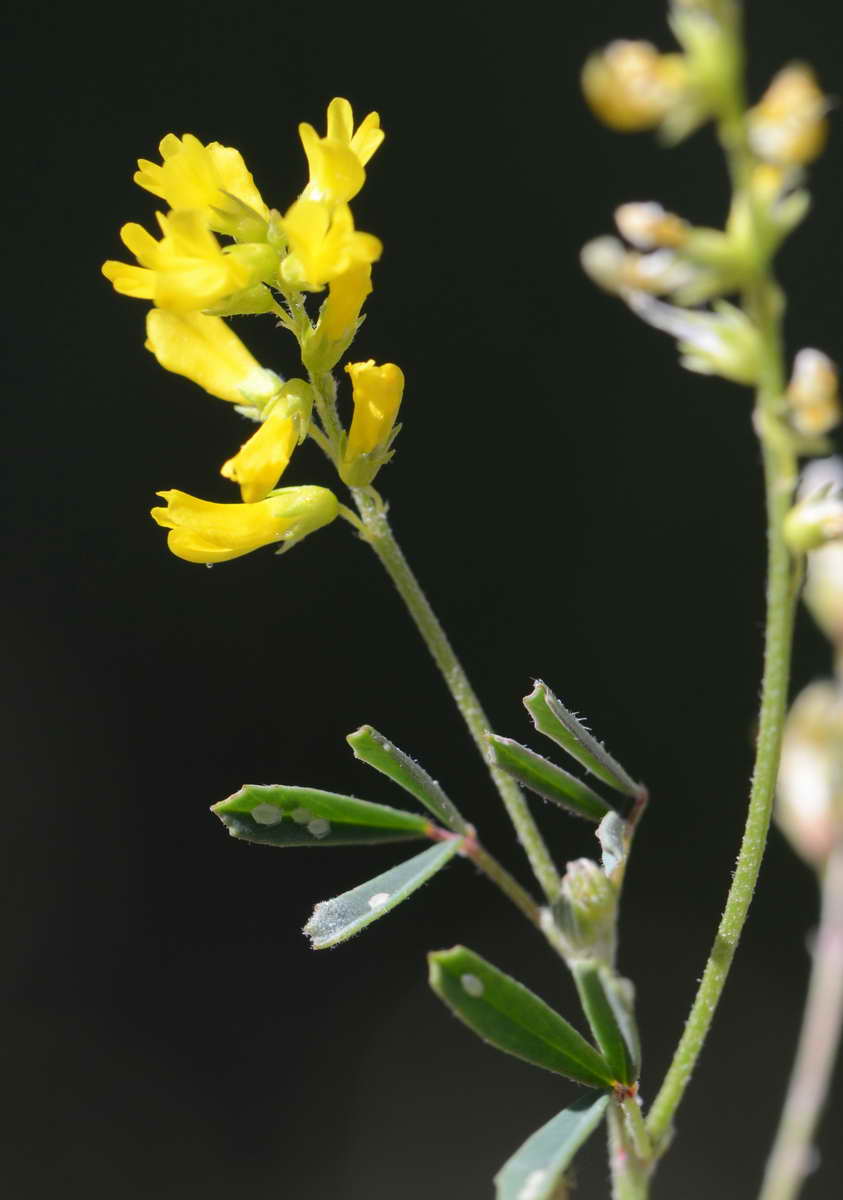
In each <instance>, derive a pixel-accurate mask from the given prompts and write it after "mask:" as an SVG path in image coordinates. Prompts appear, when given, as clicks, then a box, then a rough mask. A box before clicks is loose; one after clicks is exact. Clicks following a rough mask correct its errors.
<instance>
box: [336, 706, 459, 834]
mask: <svg viewBox="0 0 843 1200" xmlns="http://www.w3.org/2000/svg"><path fill="white" fill-rule="evenodd" d="M345 740H346V741H347V742H348V744H349V746H350V747H351V749H352V750H353V751H354V756H355V758H359V759H360V761H361V762H364V763H367V764H368V765H369V766H370V767H374V768H375V770H376V771H380V772H381V774H382V775H386V777H387V778H388V779H391V780H392V781H393V783H397V784H398V786H399V787H402V788H403V789H404V791H405V792H409V793H410V795H411V796H415V798H416V799H417V800H418V801H419V803H420V804H423V805H424V807H425V808H426V809H427V810H428V811H429V812H432V813H433V815H434V817H436V819H437V820H439V821H441V822H442V823H443V825H445V826H446V827H447V828H448V829H452V830H453V831H454V832H455V833H465V832H466V823H465V821H464V820H463V818H462V816H461V815H460V813H459V812H458V811H457V808H456V805H455V804H454V803H453V802H452V801H451V800H449V799H448V797H447V796H446V795H445V793H444V791H443V790H442V788H441V787H440V786H439V784H438V783H437V782H436V780H435V779H431V777H430V776H429V775H428V773H427V771H425V769H424V768H423V767H421V766H419V764H418V763H417V762H415V761H414V760H413V759H412V758H410V756H409V755H408V754H405V753H404V751H403V750H399V749H398V747H397V746H394V745H393V744H392V742H390V741H389V740H388V739H387V738H385V737H384V736H383V734H382V733H378V731H377V729H373V728H372V726H371V725H361V726H360V728H359V729H356V730H355V731H354V733H350V734H349V735H348V737H347V738H346V739H345Z"/></svg>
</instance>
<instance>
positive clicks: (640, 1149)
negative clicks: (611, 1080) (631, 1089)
mask: <svg viewBox="0 0 843 1200" xmlns="http://www.w3.org/2000/svg"><path fill="white" fill-rule="evenodd" d="M621 1108H622V1109H623V1115H624V1120H625V1122H626V1131H627V1133H628V1135H629V1140H630V1142H631V1143H632V1148H633V1149H634V1151H635V1153H636V1155H637V1156H638V1158H639V1159H640V1160H641V1162H642V1165H643V1164H646V1163H647V1162H649V1160H650V1159H651V1158H652V1157H653V1143H652V1142H651V1141H650V1135H649V1133H648V1132H647V1125H646V1123H645V1121H644V1118H643V1116H642V1115H641V1106H640V1105H639V1103H638V1101H637V1100H636V1099H635V1097H634V1096H626V1097H625V1098H624V1099H623V1100H622V1101H621Z"/></svg>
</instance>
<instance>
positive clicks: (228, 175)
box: [134, 133, 269, 224]
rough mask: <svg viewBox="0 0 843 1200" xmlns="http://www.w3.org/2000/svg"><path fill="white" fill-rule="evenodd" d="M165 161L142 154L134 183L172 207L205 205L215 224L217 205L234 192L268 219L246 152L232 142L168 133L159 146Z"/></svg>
mask: <svg viewBox="0 0 843 1200" xmlns="http://www.w3.org/2000/svg"><path fill="white" fill-rule="evenodd" d="M158 149H159V152H160V154H161V158H162V160H163V161H162V162H161V164H160V165H159V164H158V163H153V162H150V161H149V160H148V159H145V158H139V159H138V166H139V167H140V170H139V171H137V172H136V173H135V176H134V180H135V183H137V184H139V185H140V186H141V187H142V188H146V190H147V191H148V192H152V194H153V196H160V197H161V199H162V200H166V202H167V204H168V205H169V206H170V208H179V209H181V208H198V209H203V210H205V211H204V216H205V219H206V220H207V221H209V222H210V223H211V224H213V223H214V222H213V214H212V212H211V210H212V209H214V208H222V209H224V208H225V204H226V196H225V195H223V193H228V195H229V196H234V197H235V199H236V200H239V201H240V203H241V204H245V205H246V206H247V207H248V208H250V209H252V210H253V212H255V213H257V214H258V215H259V216H260V217H262V218H263V219H264V221H265V220H267V218H268V217H269V209H268V208H267V206H266V205H265V204H264V202H263V199H262V198H261V194H260V192H259V191H258V189H257V188H256V187H255V181H254V179H253V178H252V176H251V174H250V172H249V171H248V170H247V169H246V164H245V163H244V162H243V156H242V155H241V153H240V151H239V150H235V149H234V148H233V147H232V146H221V145H220V144H219V142H209V144H208V145H207V146H203V144H202V143H201V142H200V141H199V139H198V138H197V137H194V136H193V134H192V133H186V134H184V135H183V137H182V138H180V139H179V138H177V137H176V135H175V134H174V133H168V134H167V136H166V137H165V138H164V139H163V140H162V141H161V143H160V144H159V146H158Z"/></svg>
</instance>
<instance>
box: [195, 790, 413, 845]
mask: <svg viewBox="0 0 843 1200" xmlns="http://www.w3.org/2000/svg"><path fill="white" fill-rule="evenodd" d="M211 811H212V812H214V813H216V815H217V816H218V817H219V819H220V820H221V821H222V822H223V824H224V825H226V826H227V827H228V832H229V833H230V834H231V835H232V837H238V838H243V840H244V841H247V842H261V843H263V844H265V845H270V846H345V845H359V844H361V843H371V842H397V841H404V840H406V839H408V838H420V837H425V836H426V835H427V834H429V832H430V829H431V825H430V822H429V821H428V820H427V818H426V817H422V816H420V815H419V814H418V813H410V812H404V811H403V810H402V809H400V808H389V807H388V806H387V805H385V804H370V803H369V801H368V800H357V799H355V797H353V796H340V795H337V794H336V793H335V792H321V791H318V790H317V789H316V788H304V787H287V786H285V785H283V784H278V785H276V786H267V785H264V784H256V783H247V784H246V785H245V786H244V787H242V788H241V789H240V791H239V792H235V793H234V795H233V796H229V797H228V799H227V800H221V801H220V802H219V803H218V804H214V805H213V807H212V809H211Z"/></svg>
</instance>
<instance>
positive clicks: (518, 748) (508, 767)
mask: <svg viewBox="0 0 843 1200" xmlns="http://www.w3.org/2000/svg"><path fill="white" fill-rule="evenodd" d="M488 740H489V747H490V749H491V751H492V759H493V761H494V763H495V764H496V766H499V767H502V768H503V770H504V771H506V773H507V774H508V775H511V776H512V777H513V778H514V779H517V780H518V782H519V783H523V785H524V786H525V787H528V788H529V789H530V790H531V791H533V792H536V793H537V795H539V796H543V797H544V798H545V800H552V801H553V802H554V803H555V804H559V805H560V806H561V807H562V808H565V809H567V810H568V812H572V813H575V814H576V815H577V816H579V817H585V818H586V820H588V821H601V820H602V819H603V817H605V815H606V813H607V812H610V811H611V810H610V806H609V805H608V804H607V803H606V801H605V800H604V799H603V797H602V796H599V795H598V794H597V792H595V791H593V790H592V789H591V788H590V787H589V786H588V784H587V783H583V782H582V780H580V779H577V778H575V777H574V776H573V775H570V774H569V773H568V772H567V771H563V769H562V768H561V767H557V766H556V764H555V763H552V762H550V761H549V760H548V759H546V758H542V756H541V755H540V754H536V752H535V751H534V750H530V749H529V747H527V746H522V745H520V743H518V742H514V741H513V740H512V739H511V738H504V737H499V736H498V735H497V734H496V733H490V734H489V735H488Z"/></svg>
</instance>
